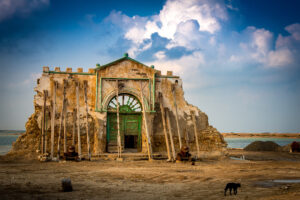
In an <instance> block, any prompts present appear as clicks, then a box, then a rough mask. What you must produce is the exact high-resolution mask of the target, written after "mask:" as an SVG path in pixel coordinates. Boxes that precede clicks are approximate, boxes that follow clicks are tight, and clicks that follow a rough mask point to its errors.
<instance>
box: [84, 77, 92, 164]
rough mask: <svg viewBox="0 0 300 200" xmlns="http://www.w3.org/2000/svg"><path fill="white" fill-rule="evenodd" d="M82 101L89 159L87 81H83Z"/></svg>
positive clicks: (89, 158) (89, 156) (89, 157)
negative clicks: (83, 103)
mask: <svg viewBox="0 0 300 200" xmlns="http://www.w3.org/2000/svg"><path fill="white" fill-rule="evenodd" d="M84 102H85V114H86V115H85V119H86V142H87V151H88V160H91V146H90V134H89V121H88V114H89V110H88V104H87V81H84Z"/></svg>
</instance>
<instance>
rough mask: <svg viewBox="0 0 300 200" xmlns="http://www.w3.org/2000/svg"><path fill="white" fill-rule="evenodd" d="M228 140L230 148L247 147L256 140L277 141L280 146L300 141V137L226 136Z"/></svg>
mask: <svg viewBox="0 0 300 200" xmlns="http://www.w3.org/2000/svg"><path fill="white" fill-rule="evenodd" d="M224 139H225V141H226V142H227V147H228V148H245V147H246V146H247V145H248V144H250V143H252V142H254V141H272V142H275V143H277V144H278V145H280V146H285V145H287V144H290V143H292V142H294V141H297V142H300V138H258V137H254V138H252V137H251V138H250V137H245V138H244V137H243V138H224Z"/></svg>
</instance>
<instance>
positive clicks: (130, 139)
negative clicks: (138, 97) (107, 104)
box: [107, 113, 142, 152]
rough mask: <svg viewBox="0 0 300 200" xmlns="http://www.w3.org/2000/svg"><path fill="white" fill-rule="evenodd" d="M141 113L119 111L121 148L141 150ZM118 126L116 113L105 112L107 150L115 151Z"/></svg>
mask: <svg viewBox="0 0 300 200" xmlns="http://www.w3.org/2000/svg"><path fill="white" fill-rule="evenodd" d="M141 125H142V117H141V114H124V113H120V134H121V141H122V146H123V148H137V149H138V150H141V141H142V138H141ZM117 137H118V126H117V114H116V113H108V114H107V146H108V151H109V152H115V151H116V149H117V148H116V147H117V145H118V144H117Z"/></svg>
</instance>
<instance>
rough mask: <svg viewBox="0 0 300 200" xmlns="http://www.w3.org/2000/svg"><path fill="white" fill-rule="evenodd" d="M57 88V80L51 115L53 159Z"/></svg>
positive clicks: (52, 153)
mask: <svg viewBox="0 0 300 200" xmlns="http://www.w3.org/2000/svg"><path fill="white" fill-rule="evenodd" d="M56 88H57V82H56V81H54V84H53V90H52V91H53V94H52V98H53V99H52V116H51V159H53V157H54V133H55V111H56Z"/></svg>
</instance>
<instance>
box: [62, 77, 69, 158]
mask: <svg viewBox="0 0 300 200" xmlns="http://www.w3.org/2000/svg"><path fill="white" fill-rule="evenodd" d="M67 84H68V82H67V80H64V93H63V95H64V99H65V102H64V103H65V105H64V153H67V99H66V97H65V96H66V88H67Z"/></svg>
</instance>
